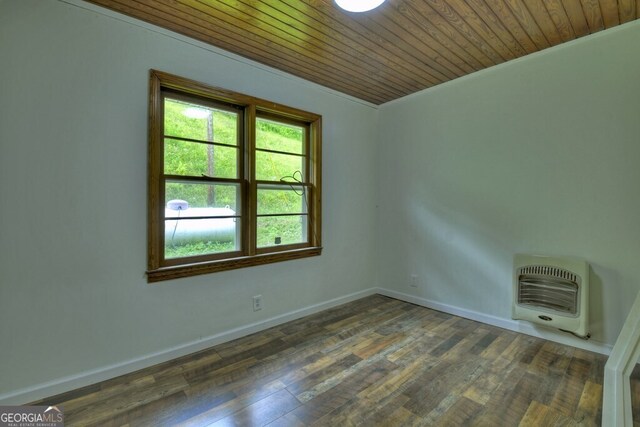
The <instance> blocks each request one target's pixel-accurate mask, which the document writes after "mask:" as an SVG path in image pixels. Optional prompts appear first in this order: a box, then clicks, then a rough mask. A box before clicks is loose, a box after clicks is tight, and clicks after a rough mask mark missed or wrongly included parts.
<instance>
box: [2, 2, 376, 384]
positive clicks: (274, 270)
mask: <svg viewBox="0 0 640 427" xmlns="http://www.w3.org/2000/svg"><path fill="white" fill-rule="evenodd" d="M0 57H1V58H2V65H1V66H0V197H1V204H0V396H1V395H3V393H4V394H5V396H7V395H10V394H12V393H15V392H16V391H20V390H22V389H24V388H29V387H32V386H36V385H40V384H42V383H45V382H47V381H56V380H59V379H60V378H63V377H67V376H69V375H75V374H82V373H83V372H87V371H90V370H93V369H100V368H103V367H105V366H110V365H113V364H118V363H122V362H126V361H128V360H131V359H134V358H137V357H143V356H146V355H149V354H151V353H154V352H159V351H164V350H166V349H169V348H172V347H175V346H179V345H183V344H185V343H190V342H192V341H195V340H199V339H201V338H204V337H209V336H212V335H215V334H218V333H222V332H225V331H229V330H231V329H233V328H238V327H242V326H246V325H247V324H250V323H254V322H259V321H262V320H265V319H269V318H272V317H274V316H279V315H282V314H285V313H289V312H291V311H294V310H298V309H301V308H304V307H309V306H312V305H314V304H318V303H322V302H325V301H328V300H331V299H333V298H337V297H342V296H345V295H348V294H351V293H354V292H358V291H361V290H363V289H368V288H371V287H372V286H373V284H374V281H375V280H374V274H375V268H374V262H375V252H374V248H375V244H374V240H375V238H374V234H373V233H372V230H374V229H375V224H374V221H375V215H374V213H373V209H369V207H373V206H374V205H375V196H376V191H375V188H374V187H372V186H371V185H370V183H369V180H370V179H371V177H372V176H374V175H375V170H374V168H375V165H376V164H375V155H376V153H375V150H373V149H372V147H373V144H374V141H375V135H376V134H375V129H374V126H373V125H374V124H375V122H376V117H377V109H376V108H374V107H372V106H370V105H367V104H365V103H363V102H361V101H356V100H354V99H351V98H349V97H346V96H345V95H341V94H337V93H335V92H332V91H329V90H328V89H325V88H322V87H320V86H317V85H314V84H311V83H308V82H305V81H303V80H301V79H298V78H295V77H293V76H290V75H287V74H284V73H281V72H277V71H274V70H271V69H269V68H267V67H265V66H261V65H258V64H255V63H252V62H250V61H248V60H245V59H241V58H239V57H237V56H234V55H231V54H229V53H226V52H224V51H222V50H216V49H213V48H211V47H206V46H205V45H203V44H200V43H197V42H194V41H190V40H189V39H187V38H185V37H181V36H178V35H176V34H173V33H170V32H168V31H163V30H159V29H157V28H155V27H153V26H151V25H146V24H143V23H141V22H139V21H135V20H132V19H128V18H125V17H123V16H120V15H117V14H114V13H111V12H108V11H106V10H103V9H99V8H97V7H94V6H91V5H89V4H86V3H84V2H81V1H79V0H70V1H69V2H59V1H41V0H21V1H17V0H10V1H2V2H0ZM150 68H154V69H158V70H162V71H166V72H169V73H173V74H177V75H180V76H184V77H188V78H192V79H195V80H198V81H202V82H206V83H209V84H212V85H216V86H219V87H223V88H227V89H231V90H234V91H238V92H242V93H246V94H251V95H254V96H258V97H261V98H264V99H268V100H272V101H275V102H278V103H282V104H285V105H289V106H292V107H297V108H301V109H304V110H308V111H312V112H315V113H318V114H321V115H323V118H324V129H323V135H324V139H323V160H324V161H323V164H324V171H323V172H324V180H323V186H324V200H323V203H324V211H323V215H324V217H323V223H324V227H323V243H324V252H323V254H322V256H320V257H314V258H309V259H305V260H299V261H289V262H285V263H279V264H272V265H268V266H261V267H253V268H248V269H243V270H238V271H229V272H223V273H216V274H210V275H205V276H198V277H193V278H187V279H179V280H175V281H169V282H162V283H159V284H154V285H150V284H147V283H146V279H145V275H144V271H145V268H146V198H147V190H146V181H147V175H146V163H147V102H148V80H149V69H150ZM356 213H357V214H356ZM255 294H262V297H263V303H264V309H263V310H262V311H260V312H257V313H254V312H253V311H252V301H251V297H252V296H253V295H255ZM49 391H51V389H49Z"/></svg>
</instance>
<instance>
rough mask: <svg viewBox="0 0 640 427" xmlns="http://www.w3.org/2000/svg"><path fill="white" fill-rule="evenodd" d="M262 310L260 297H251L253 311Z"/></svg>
mask: <svg viewBox="0 0 640 427" xmlns="http://www.w3.org/2000/svg"><path fill="white" fill-rule="evenodd" d="M260 310H262V295H256V296H254V297H253V311H260Z"/></svg>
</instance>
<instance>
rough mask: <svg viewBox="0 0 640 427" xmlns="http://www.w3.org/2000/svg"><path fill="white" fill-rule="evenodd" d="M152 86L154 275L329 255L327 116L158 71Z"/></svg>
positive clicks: (163, 276) (150, 209)
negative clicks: (324, 181) (324, 211)
mask: <svg viewBox="0 0 640 427" xmlns="http://www.w3.org/2000/svg"><path fill="white" fill-rule="evenodd" d="M150 91H151V94H150V103H149V203H148V235H149V239H148V240H149V242H148V271H147V276H148V280H149V281H150V282H155V281H159V280H167V279H173V278H177V277H184V276H191V275H196V274H204V273H211V272H215V271H221V270H229V269H234V268H241V267H248V266H252V265H258V264H264V263H271V262H278V261H285V260H290V259H296V258H303V257H308V256H314V255H319V254H320V252H321V243H320V235H321V233H320V230H321V197H320V196H321V194H320V191H321V186H320V179H321V161H320V155H321V151H320V150H321V135H320V132H321V117H320V116H318V115H316V114H313V113H308V112H305V111H301V110H298V109H295V108H290V107H286V106H282V105H278V104H275V103H272V102H268V101H264V100H261V99H258V98H254V97H251V96H247V95H242V94H238V93H235V92H231V91H228V90H223V89H218V88H214V87H211V86H208V85H205V84H202V83H198V82H194V81H191V80H188V79H184V78H181V77H177V76H173V75H170V74H166V73H162V72H159V71H153V70H152V71H151V83H150Z"/></svg>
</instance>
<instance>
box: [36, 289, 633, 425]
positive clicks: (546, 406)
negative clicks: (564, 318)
mask: <svg viewBox="0 0 640 427" xmlns="http://www.w3.org/2000/svg"><path fill="white" fill-rule="evenodd" d="M605 362H606V358H605V357H604V356H601V355H598V354H595V353H591V352H588V351H585V350H579V349H576V348H572V347H568V346H564V345H560V344H557V343H552V342H548V341H545V340H542V339H539V338H535V337H531V336H526V335H522V334H518V333H515V332H512V331H506V330H503V329H500V328H496V327H493V326H489V325H484V324H481V323H478V322H475V321H472V320H468V319H463V318H459V317H456V316H452V315H449V314H446V313H442V312H438V311H434V310H429V309H426V308H424V307H419V306H416V305H413V304H409V303H405V302H402V301H398V300H394V299H391V298H388V297H384V296H381V295H374V296H371V297H367V298H363V299H360V300H357V301H353V302H351V303H348V304H344V305H342V306H339V307H334V308H332V309H330V310H327V311H325V312H322V313H317V314H314V315H311V316H308V317H306V318H302V319H298V320H295V321H293V322H289V323H286V324H283V325H280V326H276V327H273V328H270V329H267V330H265V331H262V332H259V333H256V334H252V335H250V336H248V337H244V338H241V339H239V340H235V341H231V342H228V343H224V344H221V345H219V346H215V347H212V348H210V349H207V350H203V351H201V352H197V353H194V354H191V355H188V356H185V357H181V358H178V359H175V360H172V361H169V362H166V363H162V364H159V365H156V366H152V367H150V368H147V369H144V370H140V371H137V372H133V373H131V374H128V375H124V376H121V377H118V378H114V379H111V380H108V381H104V382H102V383H99V384H95V385H92V386H88V387H84V388H82V389H78V390H73V391H70V392H68V393H64V394H60V395H58V396H53V397H51V398H48V399H42V400H40V401H38V402H37V403H39V404H43V405H45V404H57V405H60V406H62V407H63V408H64V410H65V415H66V421H67V425H70V426H74V425H80V426H96V427H97V426H107V427H109V426H154V427H155V426H203V425H215V426H221V425H243V426H245V425H246V426H258V425H260V426H262V425H270V426H272V427H273V426H296V427H297V426H308V425H320V426H328V425H329V426H352V425H353V426H356V425H358V426H359V425H361V426H367V427H368V426H384V427H387V426H400V425H402V426H424V425H427V426H430V425H438V426H464V425H469V426H491V427H495V426H503V425H504V426H507V425H508V426H511V425H513V426H516V425H522V426H529V425H536V426H538V425H540V426H546V425H583V426H597V425H599V423H600V420H601V417H602V408H601V405H602V382H603V372H604V363H605ZM631 380H632V390H634V391H637V390H640V368H638V369H637V370H636V371H634V374H633V375H632V378H631ZM634 413H635V414H638V413H640V398H634Z"/></svg>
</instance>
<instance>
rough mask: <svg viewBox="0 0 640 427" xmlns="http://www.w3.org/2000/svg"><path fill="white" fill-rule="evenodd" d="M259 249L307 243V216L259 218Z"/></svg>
mask: <svg viewBox="0 0 640 427" xmlns="http://www.w3.org/2000/svg"><path fill="white" fill-rule="evenodd" d="M257 237H258V247H259V248H263V247H265V246H278V245H289V244H293V243H303V242H306V241H307V216H306V215H291V216H262V217H258V236H257Z"/></svg>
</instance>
